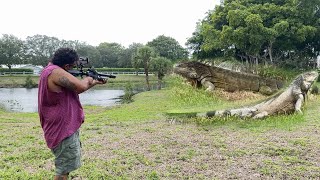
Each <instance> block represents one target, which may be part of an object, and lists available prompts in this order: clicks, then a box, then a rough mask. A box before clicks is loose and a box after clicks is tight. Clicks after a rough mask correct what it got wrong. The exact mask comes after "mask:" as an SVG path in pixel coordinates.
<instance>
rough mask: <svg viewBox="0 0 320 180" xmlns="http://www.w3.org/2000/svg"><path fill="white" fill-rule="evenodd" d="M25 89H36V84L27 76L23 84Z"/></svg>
mask: <svg viewBox="0 0 320 180" xmlns="http://www.w3.org/2000/svg"><path fill="white" fill-rule="evenodd" d="M24 87H25V88H35V87H37V84H36V83H35V82H33V80H32V79H31V76H30V75H28V76H27V78H26V82H25V84H24Z"/></svg>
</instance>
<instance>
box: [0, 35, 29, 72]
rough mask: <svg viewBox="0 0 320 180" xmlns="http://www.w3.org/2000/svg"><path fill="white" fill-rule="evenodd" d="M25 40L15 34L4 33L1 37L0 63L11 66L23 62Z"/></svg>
mask: <svg viewBox="0 0 320 180" xmlns="http://www.w3.org/2000/svg"><path fill="white" fill-rule="evenodd" d="M22 56H23V41H22V40H20V39H19V38H17V37H15V36H14V35H9V34H3V35H2V37H1V39H0V64H5V65H7V66H8V68H9V71H10V72H11V66H12V65H14V64H19V63H22Z"/></svg>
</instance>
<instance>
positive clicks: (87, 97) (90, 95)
mask: <svg viewBox="0 0 320 180" xmlns="http://www.w3.org/2000/svg"><path fill="white" fill-rule="evenodd" d="M122 95H124V91H123V90H108V89H89V90H88V91H86V92H84V93H81V94H80V95H79V96H80V101H81V104H82V105H97V106H113V105H116V104H119V100H120V99H119V98H120V96H122ZM0 106H1V107H4V109H6V110H7V111H13V112H38V88H33V89H26V88H0Z"/></svg>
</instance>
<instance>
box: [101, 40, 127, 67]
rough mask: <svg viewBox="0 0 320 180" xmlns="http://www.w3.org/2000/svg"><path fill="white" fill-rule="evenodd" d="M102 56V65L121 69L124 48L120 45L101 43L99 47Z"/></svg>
mask: <svg viewBox="0 0 320 180" xmlns="http://www.w3.org/2000/svg"><path fill="white" fill-rule="evenodd" d="M97 49H98V51H99V52H100V55H101V63H102V65H103V66H104V67H119V64H118V62H119V59H120V56H121V54H122V53H123V51H124V49H125V48H124V47H123V46H122V45H121V44H118V43H107V42H104V43H100V44H99V46H98V47H97Z"/></svg>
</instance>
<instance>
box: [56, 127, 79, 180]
mask: <svg viewBox="0 0 320 180" xmlns="http://www.w3.org/2000/svg"><path fill="white" fill-rule="evenodd" d="M52 152H53V154H54V155H55V166H56V170H55V171H56V176H55V179H59V180H60V179H62V180H67V179H68V175H69V173H70V172H71V171H74V170H76V169H78V168H79V167H80V166H81V143H80V138H79V131H76V132H75V133H74V134H73V135H71V136H70V137H67V138H66V139H64V140H63V141H62V142H61V143H60V144H59V145H58V146H57V147H56V148H54V149H52Z"/></svg>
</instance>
